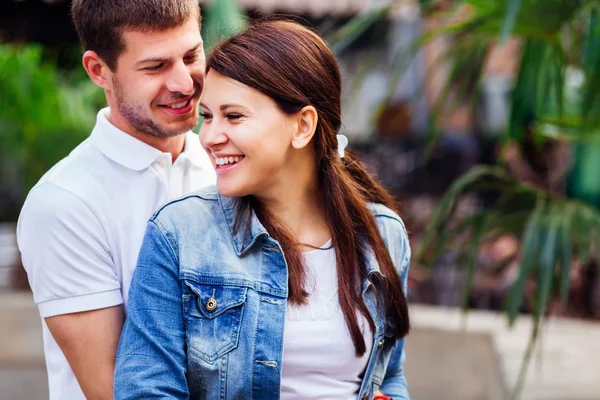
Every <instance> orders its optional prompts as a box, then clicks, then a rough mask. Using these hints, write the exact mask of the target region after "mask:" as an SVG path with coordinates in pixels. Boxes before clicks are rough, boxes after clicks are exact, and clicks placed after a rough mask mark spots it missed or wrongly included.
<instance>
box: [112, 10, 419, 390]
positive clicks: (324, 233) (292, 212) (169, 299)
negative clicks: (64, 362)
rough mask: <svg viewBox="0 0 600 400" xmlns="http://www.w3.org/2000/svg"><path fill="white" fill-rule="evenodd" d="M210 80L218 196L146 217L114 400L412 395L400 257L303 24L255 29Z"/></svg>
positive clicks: (401, 245)
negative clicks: (343, 131)
mask: <svg viewBox="0 0 600 400" xmlns="http://www.w3.org/2000/svg"><path fill="white" fill-rule="evenodd" d="M206 70H207V75H206V83H205V92H204V97H203V99H202V103H201V107H202V112H203V116H204V123H203V125H202V128H201V130H200V140H201V142H202V145H203V146H204V147H205V149H206V150H207V152H208V153H209V155H210V157H211V159H212V161H213V165H214V166H215V169H216V172H217V176H218V178H217V186H216V190H214V189H213V190H207V191H204V192H200V193H195V194H192V195H189V196H187V197H185V198H182V199H179V200H176V201H173V202H171V203H169V204H167V205H166V206H164V207H163V208H162V209H161V210H159V211H157V212H156V214H155V215H154V216H153V217H152V218H151V220H150V221H149V223H148V229H147V232H146V237H145V239H144V243H143V246H142V250H141V253H140V257H139V261H138V267H137V269H136V272H135V275H134V277H133V281H132V285H131V290H130V295H129V315H128V319H127V322H126V324H125V327H124V329H123V333H122V336H121V342H120V345H119V352H118V357H117V363H116V372H115V398H117V399H148V398H188V396H189V397H191V398H195V399H217V398H218V399H226V398H227V399H251V398H253V399H277V398H283V399H323V398H327V399H356V398H358V399H371V398H373V396H374V395H380V394H382V393H383V394H385V395H387V396H389V397H393V398H395V399H408V398H409V396H408V392H407V389H406V382H405V379H404V375H403V372H402V364H403V360H404V354H403V339H402V338H403V337H404V336H405V335H406V334H407V333H408V329H409V322H408V311H407V304H406V299H405V296H404V293H403V287H404V286H405V284H406V276H407V272H408V264H409V258H410V248H409V245H408V240H407V235H406V231H405V229H404V225H403V223H402V221H401V220H400V218H399V217H398V215H396V214H395V213H394V212H393V211H391V210H390V208H391V207H392V199H391V197H390V196H389V194H388V193H387V192H386V191H385V190H384V189H383V188H382V187H381V186H380V185H379V184H377V183H376V182H375V181H374V180H373V178H372V177H371V176H369V174H368V173H367V172H366V171H365V170H364V168H363V167H362V166H361V164H360V163H359V162H358V161H357V159H356V157H355V156H354V155H352V153H350V152H349V151H345V150H344V147H345V143H346V142H345V140H344V139H345V138H344V137H342V136H336V133H337V132H338V130H339V129H340V125H341V121H340V92H341V83H340V73H339V69H338V66H337V63H336V61H335V58H334V56H333V55H332V53H331V51H330V50H329V48H328V47H327V45H326V44H325V43H324V42H323V40H322V39H320V38H319V37H318V36H317V35H316V34H315V33H313V32H312V31H310V30H308V29H306V28H304V27H302V26H301V25H299V24H296V23H293V22H284V21H276V22H273V21H272V22H262V23H257V24H255V25H252V26H250V27H249V28H248V29H247V30H246V31H245V32H243V33H241V34H238V35H236V36H234V37H232V38H230V39H228V40H226V41H225V42H223V43H221V44H220V45H218V46H217V47H216V49H215V50H214V51H213V53H212V55H211V56H210V57H209V59H208V61H207V69H206Z"/></svg>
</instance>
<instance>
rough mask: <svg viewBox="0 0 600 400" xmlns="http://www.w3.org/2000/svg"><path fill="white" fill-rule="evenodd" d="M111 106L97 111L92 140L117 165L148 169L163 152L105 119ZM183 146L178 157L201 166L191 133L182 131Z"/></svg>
mask: <svg viewBox="0 0 600 400" xmlns="http://www.w3.org/2000/svg"><path fill="white" fill-rule="evenodd" d="M109 113H110V108H108V107H106V108H103V109H102V110H100V111H99V112H98V116H97V118H96V126H95V127H94V130H93V131H92V135H91V140H92V143H93V144H94V145H95V146H96V147H97V148H98V149H99V150H100V151H101V152H102V153H103V154H104V155H105V156H106V157H108V158H110V159H111V160H112V161H114V162H116V163H117V164H120V165H123V166H124V167H126V168H129V169H132V170H134V171H142V170H144V169H146V168H148V167H149V166H150V165H152V163H153V162H154V161H156V160H157V159H159V158H160V157H161V155H162V154H163V153H162V152H161V151H160V150H158V149H156V148H154V147H152V146H150V145H149V144H146V143H144V142H142V141H141V140H139V139H136V138H135V137H133V136H131V135H129V134H127V133H125V132H123V131H122V130H120V129H119V128H117V127H115V126H114V125H113V124H112V123H110V121H109V120H108V118H107V115H108V114H109ZM185 135H186V136H185V145H184V149H183V152H182V153H181V155H180V157H181V156H183V159H185V160H186V161H188V162H190V163H191V164H192V165H194V166H198V167H202V163H201V162H200V157H201V156H202V153H200V152H201V151H204V150H203V149H202V146H200V141H199V140H198V136H197V135H196V134H194V133H193V132H187V133H186V134H185Z"/></svg>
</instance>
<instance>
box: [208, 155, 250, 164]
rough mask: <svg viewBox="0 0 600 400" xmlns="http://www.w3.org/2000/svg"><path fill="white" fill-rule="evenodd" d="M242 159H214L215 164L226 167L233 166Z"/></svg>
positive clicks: (237, 157)
mask: <svg viewBox="0 0 600 400" xmlns="http://www.w3.org/2000/svg"><path fill="white" fill-rule="evenodd" d="M242 158H244V157H243V156H242V157H239V156H236V157H215V164H217V165H220V166H223V165H228V164H235V163H239V162H240V161H242Z"/></svg>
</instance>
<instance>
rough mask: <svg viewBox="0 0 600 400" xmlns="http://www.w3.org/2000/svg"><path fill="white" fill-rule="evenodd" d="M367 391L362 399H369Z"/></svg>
mask: <svg viewBox="0 0 600 400" xmlns="http://www.w3.org/2000/svg"><path fill="white" fill-rule="evenodd" d="M369 394H370V393H369V392H367V393H365V395H364V396H363V397H362V400H369Z"/></svg>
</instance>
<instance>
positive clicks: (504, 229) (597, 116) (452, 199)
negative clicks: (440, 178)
mask: <svg viewBox="0 0 600 400" xmlns="http://www.w3.org/2000/svg"><path fill="white" fill-rule="evenodd" d="M455 3H456V7H454V8H453V9H452V10H450V12H449V13H450V15H453V14H454V13H457V12H460V13H461V14H460V15H461V16H462V18H459V19H458V22H451V23H449V24H448V25H447V26H444V27H443V28H441V29H438V30H436V31H435V32H428V33H426V34H424V35H423V36H422V37H421V38H419V40H418V41H417V42H416V43H415V47H416V48H419V47H421V46H422V45H423V44H424V43H427V41H429V40H430V39H432V38H434V37H437V36H439V35H451V37H452V38H453V45H452V46H451V47H450V48H449V49H448V52H447V54H450V55H453V56H452V57H451V58H449V59H448V58H445V60H446V61H448V60H450V74H449V77H448V82H447V83H446V86H445V89H444V91H443V93H442V94H441V96H440V99H439V104H440V105H441V104H447V103H448V102H449V101H450V97H449V94H450V93H452V94H454V95H455V97H454V99H456V98H458V99H459V100H461V101H463V102H464V101H465V99H467V100H468V99H475V98H476V96H477V93H479V92H480V89H481V88H480V87H479V85H480V83H481V79H480V77H481V76H482V72H483V68H484V67H485V64H484V63H483V62H481V61H482V58H481V55H482V52H483V51H484V49H487V48H489V46H491V45H492V44H495V43H502V42H504V40H506V38H507V37H508V36H510V35H512V36H513V37H516V38H519V39H520V41H521V59H520V64H519V70H518V74H517V77H516V81H515V84H514V87H513V90H512V92H511V97H510V110H511V111H510V117H509V121H507V131H506V135H505V140H506V141H514V142H516V143H520V142H522V141H524V140H525V138H526V137H527V136H528V135H531V134H533V135H534V137H535V138H536V139H537V140H538V141H540V140H546V139H548V138H552V139H557V138H558V139H562V140H568V141H572V142H574V143H577V144H578V145H579V146H580V152H579V154H584V155H585V154H588V153H589V154H594V156H592V158H593V160H588V161H587V164H583V165H582V169H583V175H585V176H587V177H588V178H589V177H590V176H591V175H590V174H592V175H594V176H593V177H592V178H593V180H594V182H598V178H597V168H593V171H592V170H590V168H587V169H588V170H590V171H586V170H585V167H586V166H588V167H589V166H597V156H595V155H597V153H598V152H597V149H598V143H599V141H600V23H599V12H600V1H598V0H464V1H456V2H455ZM461 5H462V6H465V5H466V6H468V9H465V8H464V7H462V8H461V7H459V6H461ZM465 10H468V12H465ZM449 20H451V21H456V19H455V18H454V19H453V18H449ZM411 51H412V52H414V51H415V50H414V49H411ZM485 51H487V50H485ZM464 71H467V72H464ZM460 72H463V73H460ZM569 76H571V79H569V78H568V77H569ZM573 77H576V78H577V79H573ZM474 82H475V84H473V83H474ZM465 88H466V89H468V90H465ZM456 93H458V94H459V96H456ZM473 104H474V105H475V102H473ZM474 110H475V108H474ZM435 117H436V113H435V112H434V124H435ZM594 150H596V151H594ZM584 161H585V160H584ZM586 173H589V174H586ZM588 175H589V176H588ZM587 181H589V179H587V180H586V181H585V182H587ZM585 182H584V183H585ZM481 190H485V191H487V192H488V193H495V194H496V195H497V201H496V202H495V203H494V204H493V205H492V206H490V207H489V208H486V209H485V210H482V211H480V212H478V213H476V214H475V215H473V216H470V217H467V218H464V219H463V220H461V221H460V222H458V223H457V222H456V216H455V213H454V210H455V205H456V202H457V201H458V199H459V198H460V197H461V196H463V195H464V194H466V193H469V192H473V191H481ZM505 233H514V234H517V235H520V237H521V251H520V263H519V274H518V277H517V278H516V281H515V283H514V284H513V286H512V288H511V290H510V292H509V295H508V298H507V303H506V307H507V308H506V309H507V316H508V320H509V323H510V324H511V325H512V324H513V323H514V322H515V320H516V318H517V317H518V315H519V312H520V311H521V309H522V306H523V299H524V297H525V288H526V286H527V285H526V283H527V282H528V281H533V282H535V284H536V291H535V294H534V299H533V300H534V304H533V305H532V312H533V318H534V328H533V330H532V335H531V340H530V344H529V346H528V350H527V352H526V354H525V357H524V360H523V365H522V368H521V373H520V375H519V380H518V382H517V385H516V387H515V390H514V393H513V397H518V396H519V394H520V392H521V390H522V388H523V385H524V380H525V372H526V370H527V366H528V364H529V361H530V358H531V356H532V352H533V347H534V343H535V341H536V339H537V335H538V332H539V326H540V324H541V322H542V320H543V317H544V315H545V314H546V313H547V310H548V305H549V304H550V302H551V301H552V299H553V298H557V299H559V300H560V301H561V302H563V303H566V302H567V301H568V291H569V278H570V270H571V264H572V262H573V261H574V260H578V261H579V262H585V261H586V260H588V259H589V258H590V257H598V256H599V254H598V250H599V249H598V238H599V235H600V211H599V210H598V209H597V208H596V206H595V205H594V204H589V203H586V202H584V201H580V200H575V199H569V198H567V197H564V196H563V195H561V194H559V193H556V192H554V191H552V190H551V188H549V187H536V186H532V185H528V184H526V183H523V182H519V181H518V180H517V179H515V178H514V177H512V176H511V175H509V174H508V173H507V172H505V170H504V169H503V168H500V167H476V168H474V169H472V170H471V171H469V172H468V173H467V174H465V175H464V176H463V177H461V178H460V179H458V180H457V181H455V182H454V183H453V184H452V185H451V187H450V189H449V190H448V192H447V193H446V195H445V196H444V197H443V198H442V200H441V201H440V204H439V207H438V208H437V210H436V212H435V214H434V218H433V221H432V223H431V225H430V228H429V229H428V231H427V232H426V233H425V234H424V239H423V242H422V243H421V247H420V249H419V251H418V252H417V257H416V259H417V260H421V261H423V262H428V263H433V262H435V259H436V258H437V254H440V253H441V252H442V251H444V249H445V248H447V247H448V246H451V247H452V249H453V250H454V251H458V252H462V253H463V259H466V260H468V263H467V264H466V268H467V270H466V271H467V272H466V273H467V285H466V286H465V288H464V294H463V298H464V299H467V298H468V293H469V290H470V285H471V282H472V274H473V269H474V268H475V266H474V264H473V263H474V261H473V259H474V258H476V255H477V254H478V253H479V249H480V246H481V245H482V244H483V243H486V242H488V241H491V240H494V239H495V238H498V237H499V236H501V235H502V234H505ZM430 249H434V250H433V254H434V255H433V257H429V259H427V260H426V258H425V255H426V254H427V253H431V252H430V251H428V250H430Z"/></svg>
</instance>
